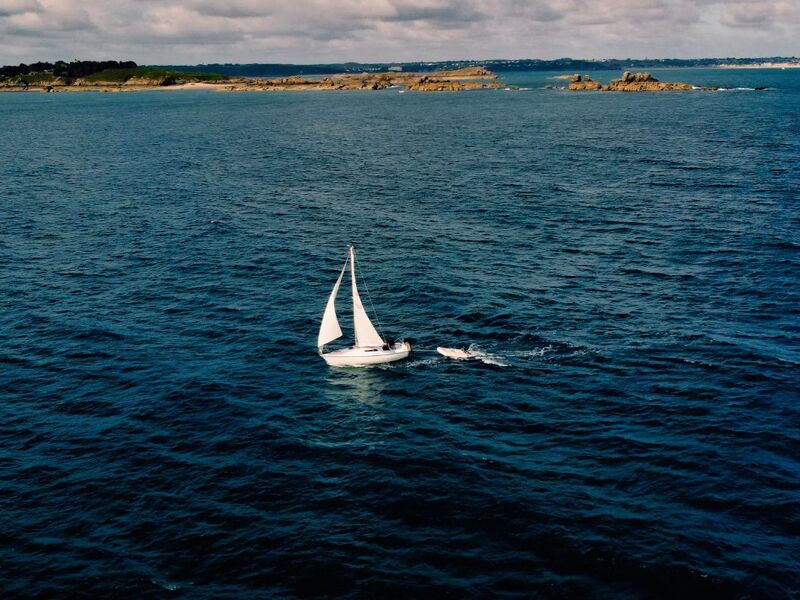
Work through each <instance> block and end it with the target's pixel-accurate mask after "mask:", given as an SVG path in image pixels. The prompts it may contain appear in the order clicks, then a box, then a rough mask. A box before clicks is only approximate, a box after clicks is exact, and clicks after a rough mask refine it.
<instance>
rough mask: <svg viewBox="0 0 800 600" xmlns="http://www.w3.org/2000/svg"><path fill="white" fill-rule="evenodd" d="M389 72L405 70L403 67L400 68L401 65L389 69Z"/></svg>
mask: <svg viewBox="0 0 800 600" xmlns="http://www.w3.org/2000/svg"><path fill="white" fill-rule="evenodd" d="M389 70H390V71H402V70H403V67H401V66H399V65H396V66H394V67H389Z"/></svg>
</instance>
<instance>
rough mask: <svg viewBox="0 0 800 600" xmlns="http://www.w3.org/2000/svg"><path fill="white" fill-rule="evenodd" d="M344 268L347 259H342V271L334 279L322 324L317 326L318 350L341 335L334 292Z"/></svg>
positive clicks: (336, 289)
mask: <svg viewBox="0 0 800 600" xmlns="http://www.w3.org/2000/svg"><path fill="white" fill-rule="evenodd" d="M345 269H347V260H345V261H344V266H343V267H342V272H341V273H339V279H337V280H336V285H334V286H333V291H331V295H330V297H329V298H328V304H327V305H326V306H325V314H324V315H322V324H321V325H320V326H319V336H318V337H317V347H319V348H320V350H321V349H322V347H323V346H324V345H325V344H328V343H330V342H332V341H333V340H336V339H339V338H340V337H342V328H341V327H339V320H338V319H337V318H336V294H338V293H339V286H340V285H341V284H342V278H343V277H344V271H345Z"/></svg>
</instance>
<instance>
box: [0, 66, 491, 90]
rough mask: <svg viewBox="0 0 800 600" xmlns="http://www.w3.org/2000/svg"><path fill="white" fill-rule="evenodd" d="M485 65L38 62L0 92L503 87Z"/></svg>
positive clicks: (18, 71) (1, 81) (6, 72)
mask: <svg viewBox="0 0 800 600" xmlns="http://www.w3.org/2000/svg"><path fill="white" fill-rule="evenodd" d="M504 85H505V84H504V83H502V82H501V81H498V79H497V76H496V75H495V74H494V73H492V72H491V71H489V70H487V69H486V68H484V67H481V66H471V67H463V68H460V69H448V70H440V71H432V72H428V73H416V72H405V71H383V72H362V73H338V74H334V75H325V76H316V77H314V76H301V75H292V76H289V77H278V78H266V77H244V76H224V75H219V74H215V73H202V72H200V73H194V72H183V71H174V70H169V69H162V68H157V67H138V66H136V64H135V63H129V62H128V63H117V62H115V61H107V62H104V63H93V62H88V61H86V62H82V63H80V64H77V61H76V63H69V64H67V63H55V64H50V63H37V64H35V65H20V66H19V67H3V68H2V70H0V91H6V92H86V91H94V92H134V91H143V90H186V89H209V90H216V91H221V92H270V91H272V92H280V91H339V90H363V91H370V90H385V89H388V88H393V87H396V88H402V89H404V90H408V91H413V92H457V91H465V90H475V89H485V88H497V87H503V86H504Z"/></svg>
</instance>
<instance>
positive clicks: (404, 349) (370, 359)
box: [320, 342, 411, 367]
mask: <svg viewBox="0 0 800 600" xmlns="http://www.w3.org/2000/svg"><path fill="white" fill-rule="evenodd" d="M409 354H411V344H409V343H408V342H403V343H402V344H394V345H393V346H391V347H390V348H389V349H388V350H384V349H383V348H381V347H375V348H359V347H355V346H354V347H353V348H344V349H342V350H334V351H333V352H328V353H326V354H320V356H322V358H323V359H325V362H326V363H328V365H330V366H331V367H368V366H370V365H379V364H382V363H388V362H394V361H396V360H403V359H404V358H407V357H408V355H409Z"/></svg>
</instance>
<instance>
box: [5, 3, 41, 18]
mask: <svg viewBox="0 0 800 600" xmlns="http://www.w3.org/2000/svg"><path fill="white" fill-rule="evenodd" d="M41 10H42V5H41V4H39V2H38V0H0V17H10V16H11V15H18V14H21V13H26V12H40V11H41Z"/></svg>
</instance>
